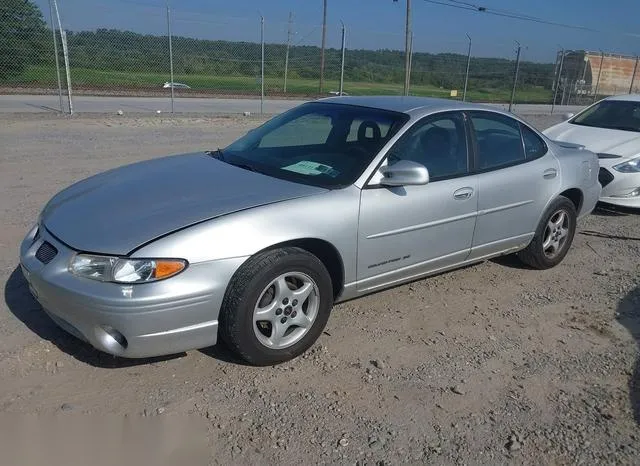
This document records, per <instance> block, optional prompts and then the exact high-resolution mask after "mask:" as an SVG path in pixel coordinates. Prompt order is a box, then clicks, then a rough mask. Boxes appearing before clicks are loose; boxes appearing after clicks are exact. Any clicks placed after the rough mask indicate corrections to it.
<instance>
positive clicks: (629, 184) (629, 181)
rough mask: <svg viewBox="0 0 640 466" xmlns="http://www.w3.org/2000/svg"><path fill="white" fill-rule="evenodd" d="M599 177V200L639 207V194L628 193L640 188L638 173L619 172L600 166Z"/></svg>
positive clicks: (639, 174) (623, 205) (639, 175)
mask: <svg viewBox="0 0 640 466" xmlns="http://www.w3.org/2000/svg"><path fill="white" fill-rule="evenodd" d="M599 178H600V182H601V183H602V194H601V195H600V202H605V203H607V204H613V205H618V206H621V207H632V208H640V195H635V196H634V195H630V194H631V193H633V192H634V191H636V190H640V173H620V172H618V171H616V170H615V169H613V168H612V167H601V168H600V176H599Z"/></svg>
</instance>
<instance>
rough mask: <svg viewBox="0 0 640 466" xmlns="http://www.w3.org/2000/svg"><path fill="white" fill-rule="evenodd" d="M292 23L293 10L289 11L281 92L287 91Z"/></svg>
mask: <svg viewBox="0 0 640 466" xmlns="http://www.w3.org/2000/svg"><path fill="white" fill-rule="evenodd" d="M292 25H293V12H292V11H290V12H289V28H288V29H287V53H286V54H285V56H284V88H283V92H284V93H285V94H286V93H287V75H288V74H289V49H290V48H291V34H293V31H292V30H291V26H292Z"/></svg>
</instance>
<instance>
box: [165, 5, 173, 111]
mask: <svg viewBox="0 0 640 466" xmlns="http://www.w3.org/2000/svg"><path fill="white" fill-rule="evenodd" d="M167 36H168V38H169V73H170V76H171V78H170V79H171V82H170V84H169V87H170V88H171V113H173V112H174V110H175V106H174V90H173V87H174V82H173V43H172V40H171V10H170V9H169V1H168V0H167Z"/></svg>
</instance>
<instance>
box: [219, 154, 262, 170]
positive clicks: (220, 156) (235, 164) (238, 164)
mask: <svg viewBox="0 0 640 466" xmlns="http://www.w3.org/2000/svg"><path fill="white" fill-rule="evenodd" d="M207 155H210V156H211V157H213V158H214V159H217V160H220V161H221V162H224V163H227V164H229V165H233V166H234V167H238V168H242V169H244V170H248V171H250V172H254V173H261V172H260V171H259V170H256V169H255V168H254V167H252V166H251V165H248V164H246V163H241V162H232V161H231V160H227V159H226V158H225V156H224V154H223V152H222V149H216V150H209V151H207Z"/></svg>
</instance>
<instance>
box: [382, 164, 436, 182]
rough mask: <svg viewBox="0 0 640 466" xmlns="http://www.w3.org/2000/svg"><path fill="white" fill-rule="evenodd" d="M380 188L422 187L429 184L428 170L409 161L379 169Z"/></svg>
mask: <svg viewBox="0 0 640 466" xmlns="http://www.w3.org/2000/svg"><path fill="white" fill-rule="evenodd" d="M380 173H381V174H382V179H381V180H380V184H381V185H382V186H409V185H423V184H427V183H428V182H429V170H427V167H425V166H424V165H421V164H419V163H417V162H412V161H411V160H400V161H399V162H397V163H394V164H393V165H390V166H386V167H382V168H380Z"/></svg>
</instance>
